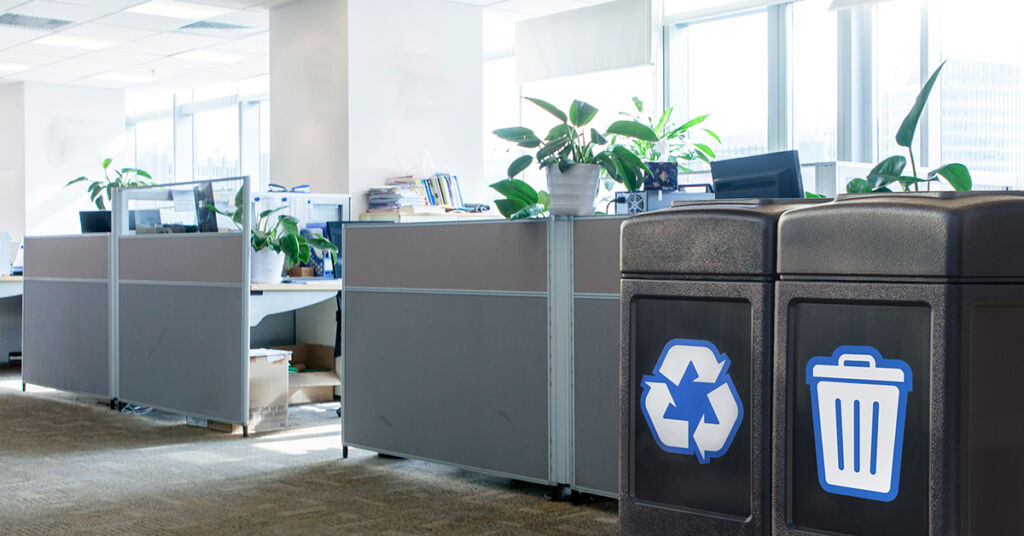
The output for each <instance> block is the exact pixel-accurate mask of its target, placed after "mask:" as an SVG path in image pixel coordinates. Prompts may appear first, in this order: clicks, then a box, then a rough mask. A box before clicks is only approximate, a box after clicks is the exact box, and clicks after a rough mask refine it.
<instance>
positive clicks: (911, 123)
mask: <svg viewBox="0 0 1024 536" xmlns="http://www.w3.org/2000/svg"><path fill="white" fill-rule="evenodd" d="M945 65H946V62H942V64H941V65H939V67H938V68H937V69H935V72H934V73H932V75H931V77H930V78H928V81H927V82H925V84H924V87H922V88H921V92H920V93H918V94H917V99H916V100H915V101H914V105H913V106H912V107H911V108H910V112H909V113H908V114H907V117H905V118H904V119H903V123H902V124H900V128H899V130H898V131H897V132H896V143H897V144H898V145H899V146H900V147H906V148H907V154H908V155H909V156H910V170H911V171H910V175H904V174H903V171H904V168H906V167H907V159H906V158H904V157H902V156H900V155H893V156H890V157H889V158H886V159H885V160H882V161H881V162H879V163H878V165H876V166H875V167H874V168H872V169H871V171H869V172H868V176H867V178H858V179H853V180H851V181H850V182H848V183H847V184H846V191H847V193H852V194H862V193H877V192H892V191H893V190H892V188H890V186H891V185H894V184H899V186H900V189H901V190H902V191H904V192H909V191H911V187H913V191H915V192H916V191H919V188H920V185H921V183H922V182H923V183H926V184H927V185H928V186H929V187H930V186H931V183H932V182H933V181H938V180H939V179H940V178H942V179H944V180H945V181H946V182H947V183H949V185H950V186H952V187H953V189H954V190H958V191H966V190H970V189H971V188H972V187H973V181H972V180H971V172H970V171H969V170H968V169H967V166H965V165H963V164H946V165H944V166H939V167H938V168H935V169H933V170H931V171H929V172H928V176H927V178H924V179H921V178H919V177H918V176H917V163H916V162H914V149H913V145H914V133H915V132H916V131H917V123H918V121H919V120H920V119H921V113H922V112H923V111H924V107H925V105H926V104H928V96H929V95H930V94H931V92H932V86H934V85H935V81H936V80H937V79H938V77H939V73H940V72H941V71H942V67H944V66H945Z"/></svg>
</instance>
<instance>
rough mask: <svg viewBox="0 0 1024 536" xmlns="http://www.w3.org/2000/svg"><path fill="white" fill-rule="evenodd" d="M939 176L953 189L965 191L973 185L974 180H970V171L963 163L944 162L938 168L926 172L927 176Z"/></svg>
mask: <svg viewBox="0 0 1024 536" xmlns="http://www.w3.org/2000/svg"><path fill="white" fill-rule="evenodd" d="M936 175H938V176H940V177H942V178H943V179H946V182H948V183H949V185H950V186H952V187H953V189H954V190H958V191H961V192H965V191H968V190H970V189H971V188H973V187H974V182H973V181H972V180H971V172H970V171H968V170H967V166H965V165H963V164H946V165H944V166H942V167H940V168H938V169H934V170H932V172H931V173H929V174H928V176H929V177H934V176H936Z"/></svg>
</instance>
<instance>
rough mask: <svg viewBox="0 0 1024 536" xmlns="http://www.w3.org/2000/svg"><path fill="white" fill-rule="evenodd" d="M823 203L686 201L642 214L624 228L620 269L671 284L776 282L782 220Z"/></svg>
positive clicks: (803, 201)
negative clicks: (688, 280) (692, 280)
mask: <svg viewBox="0 0 1024 536" xmlns="http://www.w3.org/2000/svg"><path fill="white" fill-rule="evenodd" d="M824 201H825V200H823V199H722V200H705V201H684V202H680V203H678V204H676V203H674V204H673V206H672V208H667V209H663V210H657V211H653V212H647V213H644V214H640V215H637V216H634V217H632V218H629V219H627V220H626V221H624V222H623V223H622V235H621V244H620V264H619V268H620V270H621V271H622V273H623V274H635V275H643V274H649V275H658V276H662V277H668V278H672V277H673V276H675V277H699V278H702V279H708V278H711V279H713V278H716V277H722V278H736V277H758V278H760V277H765V276H774V274H775V244H776V228H777V224H778V220H779V216H781V215H782V214H783V213H784V212H786V211H787V210H791V209H793V208H796V207H804V206H808V205H811V204H819V203H822V202H824Z"/></svg>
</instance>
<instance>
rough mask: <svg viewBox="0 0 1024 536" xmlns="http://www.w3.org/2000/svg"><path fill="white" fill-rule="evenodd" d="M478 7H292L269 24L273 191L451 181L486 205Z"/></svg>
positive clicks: (434, 1) (359, 2) (358, 199)
mask: <svg viewBox="0 0 1024 536" xmlns="http://www.w3.org/2000/svg"><path fill="white" fill-rule="evenodd" d="M482 49H483V36H482V12H481V9H480V8H479V7H477V6H470V5H464V4H458V3H454V2H448V1H445V0H297V1H295V2H290V3H287V4H284V5H281V6H278V7H275V8H273V9H271V12H270V94H271V99H272V100H273V103H274V104H273V106H271V143H270V145H271V151H272V154H271V158H270V161H271V179H272V180H273V181H275V182H281V183H283V184H299V183H309V184H310V185H312V186H313V188H314V191H320V192H340V193H350V194H352V212H353V214H360V213H362V212H363V211H364V210H365V208H366V202H365V196H364V195H363V193H364V192H365V190H366V189H367V188H369V187H371V186H375V185H378V184H383V182H384V180H385V179H387V178H388V177H393V176H395V175H401V174H406V173H415V172H420V171H421V168H422V162H423V155H424V153H429V154H430V156H431V160H432V162H433V165H432V166H430V170H429V171H431V172H433V171H446V172H449V173H453V174H455V175H457V176H458V177H459V180H460V182H461V184H462V187H463V197H464V198H465V199H466V200H467V201H487V200H490V199H491V198H492V197H493V196H492V195H491V194H489V193H488V192H487V181H486V180H485V179H484V177H483V140H482V138H481V135H480V130H481V125H482V124H483V101H482V99H483V73H482V65H483V54H482Z"/></svg>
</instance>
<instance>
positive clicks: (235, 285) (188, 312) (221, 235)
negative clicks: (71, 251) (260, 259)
mask: <svg viewBox="0 0 1024 536" xmlns="http://www.w3.org/2000/svg"><path fill="white" fill-rule="evenodd" d="M209 182H212V183H213V184H214V186H215V187H216V188H217V189H218V190H229V191H230V192H232V193H233V192H235V191H237V190H238V188H243V189H245V190H246V195H248V181H247V180H242V179H231V180H225V181H209ZM196 184H198V183H196ZM191 190H192V183H186V184H175V185H169V186H158V187H152V188H139V189H131V190H122V191H120V192H119V193H118V196H117V197H116V199H115V203H116V204H117V207H118V210H117V211H115V218H114V220H115V221H114V229H115V232H116V235H117V236H116V244H115V248H116V251H115V254H116V258H117V259H118V262H117V265H116V271H117V273H116V276H115V278H114V280H115V287H116V288H115V291H116V296H117V300H118V302H117V305H118V307H117V311H116V321H117V326H118V330H117V337H116V341H117V348H116V362H117V363H118V366H117V368H116V376H117V385H118V393H119V398H120V400H121V401H123V402H129V403H137V404H142V405H146V406H152V407H155V408H159V409H163V410H167V411H172V412H176V413H183V414H186V415H190V416H194V417H200V418H206V419H213V420H217V421H221V422H225V423H232V424H240V425H243V426H244V425H247V424H248V417H249V411H248V408H249V400H248V395H249V389H248V377H249V374H248V367H249V359H248V349H249V321H248V303H249V249H250V244H249V239H248V236H249V232H248V228H249V221H248V211H246V216H245V218H243V220H244V221H243V225H242V230H238V229H234V228H228V229H220V232H191V233H176V234H137V233H136V232H134V231H132V230H130V229H129V225H128V222H127V221H126V220H127V218H125V217H124V215H125V214H128V213H129V212H128V211H129V210H131V209H133V208H134V207H145V208H148V209H153V208H156V209H159V210H161V211H162V212H168V213H173V211H174V210H175V209H177V208H178V207H176V206H174V205H175V204H176V203H177V204H178V205H180V204H181V203H180V199H176V198H180V197H186V198H187V197H188V195H189V194H188V193H187V192H189V191H191ZM185 224H186V225H187V224H189V222H187V221H186V222H185Z"/></svg>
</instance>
